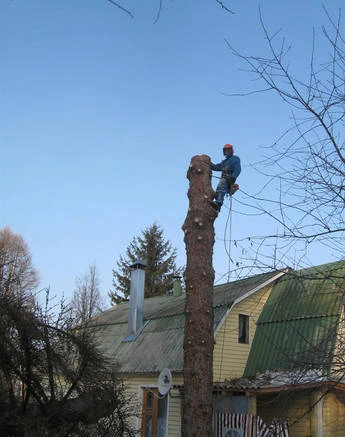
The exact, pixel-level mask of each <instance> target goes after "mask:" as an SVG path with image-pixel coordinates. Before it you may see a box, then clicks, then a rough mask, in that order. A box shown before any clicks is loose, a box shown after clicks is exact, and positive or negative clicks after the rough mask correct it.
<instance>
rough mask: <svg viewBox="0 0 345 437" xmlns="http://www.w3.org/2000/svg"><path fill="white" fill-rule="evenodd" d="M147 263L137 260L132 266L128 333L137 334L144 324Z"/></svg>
mask: <svg viewBox="0 0 345 437" xmlns="http://www.w3.org/2000/svg"><path fill="white" fill-rule="evenodd" d="M145 267H146V263H145V262H144V261H142V260H137V261H136V262H135V263H134V264H133V265H131V266H130V268H131V285H130V291H129V315H128V335H136V334H137V332H138V331H139V330H140V329H141V328H142V327H143V324H144V289H145Z"/></svg>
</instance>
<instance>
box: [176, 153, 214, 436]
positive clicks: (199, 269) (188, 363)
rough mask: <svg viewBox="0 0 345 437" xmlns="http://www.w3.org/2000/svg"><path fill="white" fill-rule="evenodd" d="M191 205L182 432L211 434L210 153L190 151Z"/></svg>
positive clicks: (186, 230)
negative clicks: (200, 153)
mask: <svg viewBox="0 0 345 437" xmlns="http://www.w3.org/2000/svg"><path fill="white" fill-rule="evenodd" d="M187 178H188V179H189V181H190V186H189V191H188V198H189V208H188V213H187V217H186V219H185V222H184V224H183V227H182V229H183V231H184V234H185V237H184V241H185V245H186V253H187V267H186V270H185V276H184V279H185V284H186V307H185V315H186V322H185V339H184V401H183V413H182V437H193V436H195V437H196V436H198V437H204V436H205V437H210V436H211V435H212V408H213V405H212V386H213V346H214V336H213V308H212V297H213V293H212V291H213V282H214V270H213V266H212V254H213V245H214V227H213V224H214V220H215V219H216V217H217V215H218V213H217V212H216V211H215V210H214V209H213V208H212V207H211V206H210V204H209V201H210V200H212V198H213V195H214V192H213V190H212V185H211V170H210V158H209V157H208V156H207V155H201V156H194V157H193V158H192V160H191V164H190V166H189V169H188V173H187Z"/></svg>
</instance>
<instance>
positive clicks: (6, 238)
mask: <svg viewBox="0 0 345 437" xmlns="http://www.w3.org/2000/svg"><path fill="white" fill-rule="evenodd" d="M38 282H39V280H38V273H37V271H36V269H35V268H34V267H33V264H32V259H31V254H30V250H29V248H28V246H27V244H26V243H25V241H24V239H23V237H22V236H21V235H19V234H15V233H13V232H12V231H11V229H10V228H9V227H5V228H3V229H0V289H1V293H6V294H9V295H12V296H17V297H20V296H24V295H27V296H29V295H30V294H31V292H32V291H33V290H34V289H35V288H36V287H37V286H38Z"/></svg>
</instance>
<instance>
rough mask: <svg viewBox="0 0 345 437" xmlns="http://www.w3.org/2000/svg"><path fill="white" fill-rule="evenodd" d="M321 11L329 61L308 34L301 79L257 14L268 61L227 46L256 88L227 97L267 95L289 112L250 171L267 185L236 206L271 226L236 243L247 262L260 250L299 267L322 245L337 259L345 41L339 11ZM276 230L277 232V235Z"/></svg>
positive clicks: (343, 184)
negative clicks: (286, 121) (263, 218)
mask: <svg viewBox="0 0 345 437" xmlns="http://www.w3.org/2000/svg"><path fill="white" fill-rule="evenodd" d="M324 11H325V17H326V18H327V20H328V26H323V27H322V34H323V38H324V40H325V41H326V43H327V44H328V47H329V51H328V55H327V56H326V58H324V59H323V58H322V57H321V54H320V53H319V50H318V47H317V44H316V42H315V41H316V37H315V33H314V34H313V38H312V41H313V46H312V50H311V53H310V60H309V64H308V65H309V71H307V73H302V75H301V74H300V75H299V76H298V75H296V74H294V72H293V69H292V65H293V62H292V61H291V59H292V56H293V53H292V48H291V46H290V45H287V44H286V41H285V39H284V38H283V37H280V32H276V33H270V32H269V31H268V29H267V27H266V25H265V23H264V21H263V19H262V16H261V14H260V19H261V26H262V29H263V32H264V37H265V39H266V41H267V45H268V49H269V53H270V54H269V55H268V56H266V57H265V56H259V55H255V56H253V55H250V56H247V55H244V54H243V53H240V52H239V51H237V50H236V49H235V48H233V47H232V46H231V45H230V43H228V44H229V47H230V48H231V50H232V52H233V54H234V55H235V56H236V57H237V58H239V59H240V60H242V61H243V62H244V64H245V66H246V67H245V69H246V70H247V72H249V74H251V75H252V76H253V77H254V79H255V80H254V81H252V83H254V84H256V86H257V88H254V89H251V90H250V91H248V92H247V91H246V92H242V93H231V94H229V95H231V96H232V97H234V96H247V97H248V96H252V95H253V94H257V93H268V92H273V93H275V94H276V95H278V96H279V97H280V99H281V101H282V102H283V103H284V104H285V105H286V107H287V108H288V109H289V110H290V111H291V119H290V120H291V125H290V127H288V128H287V129H286V131H285V132H283V133H282V135H281V136H280V137H279V138H278V139H276V140H275V141H274V143H273V144H272V145H271V146H270V147H268V148H267V149H266V150H265V152H266V156H265V157H263V159H262V160H261V161H260V162H257V163H256V164H254V167H255V168H256V170H257V171H258V172H259V173H261V175H263V176H264V177H265V186H263V187H262V189H261V190H260V191H259V192H256V193H253V194H248V193H247V197H244V201H243V204H242V206H241V210H242V212H243V211H245V212H248V213H253V211H254V213H255V214H257V215H263V214H264V215H266V216H267V217H270V218H271V219H272V220H273V223H274V224H275V226H274V228H275V229H274V232H272V233H270V234H262V235H256V236H253V235H251V236H250V237H248V238H246V239H244V240H242V241H238V242H237V244H238V245H239V246H241V245H242V248H244V249H245V256H246V257H248V253H249V252H250V251H251V250H252V251H254V252H255V251H257V252H256V255H257V254H260V253H261V255H262V256H261V259H263V258H264V256H263V253H264V251H265V250H267V247H270V249H271V253H270V254H271V255H272V256H273V254H274V253H275V256H274V258H275V260H277V259H279V260H280V261H281V262H282V264H283V265H286V264H288V265H291V264H292V263H294V264H295V265H296V263H297V265H298V262H299V261H300V259H301V258H302V257H303V256H305V253H306V251H307V250H310V249H311V248H312V247H313V245H314V246H318V247H320V245H324V246H326V248H328V249H329V248H330V249H331V250H333V252H334V253H340V254H341V256H343V255H342V253H343V241H344V231H345V220H344V205H345V203H344V201H345V191H344V190H345V153H344V147H345V134H344V132H345V130H344V124H345V121H344V120H345V118H344V114H345V97H344V96H345V41H344V37H343V35H342V21H341V11H339V14H338V17H337V19H335V20H334V19H333V18H332V17H331V16H330V14H329V13H328V11H327V10H326V9H324ZM311 35H312V34H311ZM272 111H274V108H272ZM246 208H248V209H246ZM276 229H279V231H278V232H275V230H276ZM246 243H248V244H246ZM254 249H255V250H254ZM291 249H293V251H292V250H291ZM298 250H301V251H302V252H301V256H300V258H299V259H297V260H296V259H295V255H291V254H292V252H293V253H294V254H296V253H298V252H297V251H298ZM277 252H279V254H277ZM266 254H267V251H266ZM258 258H260V256H256V259H258Z"/></svg>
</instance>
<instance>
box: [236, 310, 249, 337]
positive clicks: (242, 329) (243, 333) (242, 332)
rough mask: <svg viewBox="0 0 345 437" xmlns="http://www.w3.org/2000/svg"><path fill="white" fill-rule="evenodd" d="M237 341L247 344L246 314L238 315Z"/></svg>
mask: <svg viewBox="0 0 345 437" xmlns="http://www.w3.org/2000/svg"><path fill="white" fill-rule="evenodd" d="M238 342H239V343H242V344H249V316H247V315H246V314H239V315H238Z"/></svg>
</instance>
